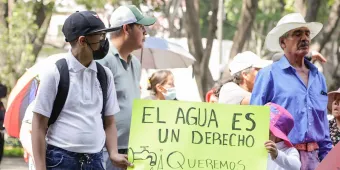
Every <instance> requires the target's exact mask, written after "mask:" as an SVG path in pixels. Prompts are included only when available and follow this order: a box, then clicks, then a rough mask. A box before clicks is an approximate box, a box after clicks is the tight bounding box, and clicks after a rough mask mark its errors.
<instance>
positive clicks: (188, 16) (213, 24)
mask: <svg viewBox="0 0 340 170" xmlns="http://www.w3.org/2000/svg"><path fill="white" fill-rule="evenodd" d="M197 2H198V1H194V0H190V1H185V5H186V10H185V13H184V19H185V28H186V32H187V38H188V47H189V51H190V53H191V54H192V55H193V56H194V57H195V59H196V62H195V63H194V65H193V72H194V75H195V79H196V83H197V87H198V90H199V93H200V97H201V99H202V101H204V100H203V99H204V96H205V94H206V92H207V91H208V90H209V88H210V87H211V86H210V85H211V84H212V81H213V79H212V76H211V73H210V70H209V68H208V64H209V59H210V53H211V48H212V43H213V38H214V37H215V32H216V29H217V12H218V1H215V0H214V1H211V3H212V12H213V14H212V15H211V18H210V21H209V34H208V38H207V45H206V49H205V51H203V45H202V36H201V32H200V25H199V17H197V16H198V12H197V10H196V9H197V8H198V5H197V4H195V3H197Z"/></svg>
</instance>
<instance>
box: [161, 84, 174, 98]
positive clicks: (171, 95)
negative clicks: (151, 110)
mask: <svg viewBox="0 0 340 170" xmlns="http://www.w3.org/2000/svg"><path fill="white" fill-rule="evenodd" d="M162 94H163V96H164V98H165V100H174V99H175V98H176V89H175V88H174V87H172V88H168V89H166V93H162Z"/></svg>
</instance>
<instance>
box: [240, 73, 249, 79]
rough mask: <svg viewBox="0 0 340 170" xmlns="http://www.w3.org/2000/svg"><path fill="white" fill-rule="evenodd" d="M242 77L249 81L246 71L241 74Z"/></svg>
mask: <svg viewBox="0 0 340 170" xmlns="http://www.w3.org/2000/svg"><path fill="white" fill-rule="evenodd" d="M241 76H242V78H243V79H244V80H245V79H246V80H248V73H247V72H245V71H242V72H241Z"/></svg>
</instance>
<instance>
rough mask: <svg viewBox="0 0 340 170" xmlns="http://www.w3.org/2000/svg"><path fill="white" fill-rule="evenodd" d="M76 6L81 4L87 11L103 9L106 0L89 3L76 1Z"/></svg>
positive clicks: (84, 0) (89, 0)
mask: <svg viewBox="0 0 340 170" xmlns="http://www.w3.org/2000/svg"><path fill="white" fill-rule="evenodd" d="M76 3H77V4H83V5H85V7H86V9H88V10H92V9H95V8H103V7H104V5H105V4H106V3H107V1H106V0H98V1H95V0H94V1H91V0H76ZM113 3H116V1H115V0H114V2H113Z"/></svg>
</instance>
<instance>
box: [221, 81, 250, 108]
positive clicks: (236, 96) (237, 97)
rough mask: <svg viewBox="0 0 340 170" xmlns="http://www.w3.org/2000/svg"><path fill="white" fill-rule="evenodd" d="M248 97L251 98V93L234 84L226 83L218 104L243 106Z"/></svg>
mask: <svg viewBox="0 0 340 170" xmlns="http://www.w3.org/2000/svg"><path fill="white" fill-rule="evenodd" d="M246 96H249V97H250V96H251V93H250V92H248V91H246V90H244V89H242V88H241V87H240V86H238V85H237V84H236V83H234V82H229V83H226V84H224V85H223V86H222V88H221V91H220V95H219V97H218V103H224V104H241V102H242V100H243V99H244V98H245V97H246Z"/></svg>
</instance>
